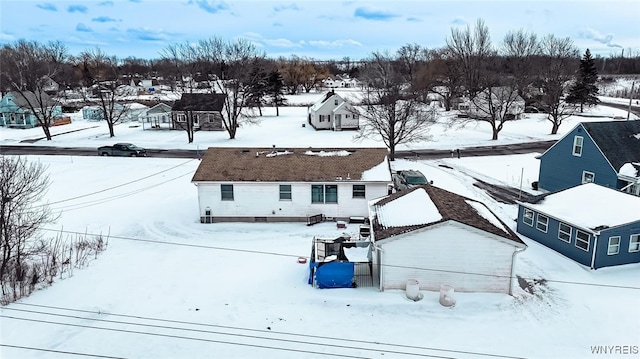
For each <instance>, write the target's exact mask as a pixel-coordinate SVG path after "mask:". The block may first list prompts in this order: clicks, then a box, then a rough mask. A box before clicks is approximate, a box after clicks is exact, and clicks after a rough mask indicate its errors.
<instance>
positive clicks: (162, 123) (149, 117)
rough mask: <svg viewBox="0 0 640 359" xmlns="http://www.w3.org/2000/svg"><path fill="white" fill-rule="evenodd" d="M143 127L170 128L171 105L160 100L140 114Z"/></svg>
mask: <svg viewBox="0 0 640 359" xmlns="http://www.w3.org/2000/svg"><path fill="white" fill-rule="evenodd" d="M140 121H142V124H143V127H147V128H167V129H168V128H171V106H169V105H167V104H166V103H163V102H160V103H158V104H157V105H155V106H153V107H151V108H149V109H147V111H146V112H145V113H144V114H142V115H141V116H140Z"/></svg>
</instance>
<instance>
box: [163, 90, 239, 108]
mask: <svg viewBox="0 0 640 359" xmlns="http://www.w3.org/2000/svg"><path fill="white" fill-rule="evenodd" d="M226 97H227V96H226V95H224V94H219V93H213V94H211V93H183V94H182V96H181V97H180V99H179V100H178V101H176V102H175V103H174V104H173V107H172V108H171V109H172V110H173V111H217V112H221V111H222V108H223V107H224V100H225V98H226Z"/></svg>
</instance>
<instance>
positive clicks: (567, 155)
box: [538, 121, 640, 196]
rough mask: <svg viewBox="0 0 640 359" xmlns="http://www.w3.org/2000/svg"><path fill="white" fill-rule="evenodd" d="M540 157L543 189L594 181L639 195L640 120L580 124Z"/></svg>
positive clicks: (557, 188) (557, 189) (540, 186)
mask: <svg viewBox="0 0 640 359" xmlns="http://www.w3.org/2000/svg"><path fill="white" fill-rule="evenodd" d="M538 158H539V159H540V171H539V178H538V187H539V188H540V189H541V190H545V191H549V192H555V191H559V190H563V189H565V188H569V187H572V186H575V185H578V184H581V183H587V182H593V183H597V184H599V185H602V186H605V187H610V188H614V189H618V190H621V191H623V192H627V193H630V194H634V195H636V196H639V195H640V121H605V122H583V123H579V124H578V125H577V126H576V127H574V128H573V129H572V130H571V131H569V132H568V133H567V134H566V135H565V136H564V137H562V138H561V139H560V140H558V142H556V143H555V144H554V145H553V146H551V147H550V148H549V149H548V150H547V151H545V152H544V153H543V154H542V155H540V156H539V157H538Z"/></svg>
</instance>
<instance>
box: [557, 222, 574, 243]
mask: <svg viewBox="0 0 640 359" xmlns="http://www.w3.org/2000/svg"><path fill="white" fill-rule="evenodd" d="M571 231H572V228H571V226H569V225H567V224H564V223H562V222H560V225H559V226H558V239H560V240H562V241H565V242H567V243H571Z"/></svg>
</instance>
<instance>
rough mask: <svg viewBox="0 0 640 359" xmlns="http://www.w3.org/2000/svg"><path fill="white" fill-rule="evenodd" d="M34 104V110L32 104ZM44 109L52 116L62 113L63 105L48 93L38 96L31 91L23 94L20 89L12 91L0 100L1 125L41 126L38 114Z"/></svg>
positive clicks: (18, 126)
mask: <svg viewBox="0 0 640 359" xmlns="http://www.w3.org/2000/svg"><path fill="white" fill-rule="evenodd" d="M29 104H31V105H33V107H34V109H35V112H34V110H32V108H31V106H29ZM42 105H44V111H46V113H47V114H48V115H49V116H50V117H51V118H55V117H59V116H61V115H62V107H61V106H60V105H58V104H57V103H56V102H55V101H54V100H52V99H51V97H49V95H47V94H46V93H44V92H43V93H41V94H38V95H37V96H36V94H34V93H33V92H31V91H25V92H23V93H22V94H21V93H20V92H18V91H10V92H8V93H7V94H6V95H4V97H3V98H2V100H0V126H6V127H16V128H33V127H36V126H39V123H38V118H37V117H36V114H37V113H39V112H41V111H42V110H43V109H42V107H43V106H42Z"/></svg>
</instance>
